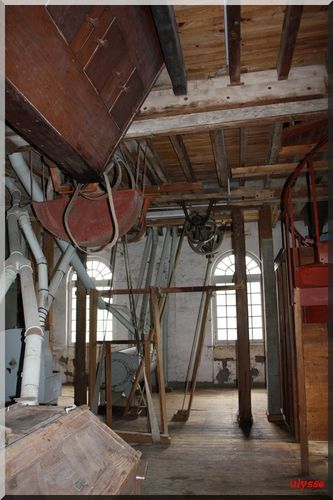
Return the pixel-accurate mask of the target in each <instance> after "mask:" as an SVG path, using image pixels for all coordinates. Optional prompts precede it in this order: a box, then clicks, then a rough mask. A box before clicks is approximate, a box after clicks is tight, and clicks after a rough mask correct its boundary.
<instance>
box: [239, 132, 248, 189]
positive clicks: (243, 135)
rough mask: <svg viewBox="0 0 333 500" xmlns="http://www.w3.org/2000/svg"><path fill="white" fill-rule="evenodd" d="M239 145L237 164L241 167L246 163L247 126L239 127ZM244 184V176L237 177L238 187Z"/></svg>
mask: <svg viewBox="0 0 333 500" xmlns="http://www.w3.org/2000/svg"><path fill="white" fill-rule="evenodd" d="M239 135H240V138H239V140H240V146H239V164H240V166H241V167H243V166H244V165H246V156H247V127H241V129H240V134H239ZM242 186H245V177H240V178H239V187H242Z"/></svg>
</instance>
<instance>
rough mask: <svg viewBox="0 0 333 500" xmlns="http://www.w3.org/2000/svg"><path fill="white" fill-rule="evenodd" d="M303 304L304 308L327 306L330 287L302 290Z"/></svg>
mask: <svg viewBox="0 0 333 500" xmlns="http://www.w3.org/2000/svg"><path fill="white" fill-rule="evenodd" d="M301 303H302V306H325V305H326V306H327V305H328V287H317V288H301ZM321 323H324V321H322V322H321Z"/></svg>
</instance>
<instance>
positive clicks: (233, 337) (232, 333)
mask: <svg viewBox="0 0 333 500" xmlns="http://www.w3.org/2000/svg"><path fill="white" fill-rule="evenodd" d="M228 340H237V330H236V329H235V330H230V329H228Z"/></svg>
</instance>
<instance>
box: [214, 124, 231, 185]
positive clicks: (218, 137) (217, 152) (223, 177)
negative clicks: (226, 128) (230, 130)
mask: <svg viewBox="0 0 333 500" xmlns="http://www.w3.org/2000/svg"><path fill="white" fill-rule="evenodd" d="M210 141H211V144H212V149H213V153H214V159H215V169H216V175H217V179H218V183H219V185H220V186H221V187H222V188H225V189H228V185H229V179H230V167H229V165H228V160H227V151H226V148H225V142H224V133H223V130H212V131H211V132H210Z"/></svg>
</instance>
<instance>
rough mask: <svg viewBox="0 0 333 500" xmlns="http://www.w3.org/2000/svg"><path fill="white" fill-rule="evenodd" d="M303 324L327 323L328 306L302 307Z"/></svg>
mask: <svg viewBox="0 0 333 500" xmlns="http://www.w3.org/2000/svg"><path fill="white" fill-rule="evenodd" d="M303 321H304V323H328V306H307V307H303Z"/></svg>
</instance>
